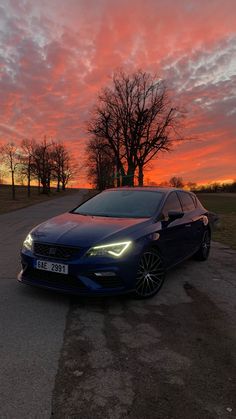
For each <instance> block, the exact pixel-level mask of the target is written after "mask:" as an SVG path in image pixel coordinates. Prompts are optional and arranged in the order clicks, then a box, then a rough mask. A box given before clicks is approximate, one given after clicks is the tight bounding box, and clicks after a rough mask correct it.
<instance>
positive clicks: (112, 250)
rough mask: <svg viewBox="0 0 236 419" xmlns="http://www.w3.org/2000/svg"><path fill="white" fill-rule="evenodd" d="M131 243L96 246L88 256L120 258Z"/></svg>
mask: <svg viewBox="0 0 236 419" xmlns="http://www.w3.org/2000/svg"><path fill="white" fill-rule="evenodd" d="M130 245H131V241H127V242H122V243H112V244H105V245H102V246H94V247H91V249H89V250H88V252H87V256H113V257H120V256H122V255H123V253H125V252H126V250H127V249H128V248H129V247H130Z"/></svg>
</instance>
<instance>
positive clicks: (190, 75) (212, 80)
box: [0, 0, 236, 182]
mask: <svg viewBox="0 0 236 419" xmlns="http://www.w3.org/2000/svg"><path fill="white" fill-rule="evenodd" d="M2 4H3V5H2V6H0V16H1V18H0V25H1V26H0V27H1V32H0V33H1V35H0V36H1V38H0V46H2V54H1V57H0V68H1V79H0V89H1V98H0V107H1V113H0V140H1V141H6V140H12V139H15V140H16V141H19V140H20V138H22V137H30V138H31V137H34V138H39V137H41V136H43V135H44V134H45V133H46V134H47V135H48V136H50V135H51V136H55V137H57V138H59V139H63V140H64V141H65V142H66V143H67V144H68V146H69V148H70V150H71V153H73V154H74V155H76V156H78V157H77V158H78V160H79V159H80V158H82V159H84V157H83V156H84V151H83V150H84V144H85V142H86V138H85V131H84V127H85V121H86V119H87V118H88V115H89V111H90V109H91V107H92V105H93V103H94V102H95V100H96V96H97V93H98V91H99V89H100V88H101V87H102V86H105V85H106V84H107V83H109V82H110V80H111V78H110V77H111V74H112V72H113V71H114V70H115V69H116V68H118V67H124V69H126V70H133V69H136V68H142V69H144V70H147V71H153V72H155V73H157V74H159V75H161V77H163V78H165V79H166V80H167V83H168V85H169V88H170V90H171V92H172V94H173V97H174V100H175V101H177V102H178V103H179V104H180V105H181V106H184V108H185V109H186V111H187V117H186V135H187V136H190V137H195V138H197V140H194V141H190V142H186V143H183V144H181V145H179V146H178V147H174V149H173V152H172V153H170V154H168V155H167V154H165V155H161V156H160V157H159V158H158V159H156V160H155V161H153V162H152V164H151V166H150V167H151V168H152V170H151V172H150V170H149V171H148V168H147V172H146V175H147V176H148V177H150V173H151V177H152V178H153V180H154V181H162V180H166V179H168V178H169V177H171V176H172V175H174V174H180V175H182V176H183V177H184V178H185V179H186V180H192V181H199V182H203V181H210V180H215V179H219V178H235V177H236V173H235V162H234V158H233V156H234V155H235V152H236V146H235V144H236V139H235V132H236V129H235V128H236V118H235V112H236V103H235V85H236V63H235V60H234V56H235V45H236V33H235V13H236V4H235V1H234V0H225V1H224V2H221V1H214V2H205V1H203V0H199V1H198V2H196V1H195V0H189V1H188V2H186V1H183V0H166V1H161V0H146V1H145V2H144V1H143V0H130V1H129V2H127V1H125V0H120V1H119V2H117V1H116V0H90V1H89V2H87V1H86V0H80V1H77V2H75V1H73V0H68V1H67V2H66V3H65V1H64V0H57V1H54V0H53V1H51V2H47V1H46V0H42V1H41V2H36V1H34V0H31V1H30V0H28V1H24V2H23V1H16V0H11V1H9V2H6V1H5V0H4V2H3V3H2ZM81 155H82V157H80V156H81ZM83 179H84V180H83V182H86V177H85V173H84V174H83Z"/></svg>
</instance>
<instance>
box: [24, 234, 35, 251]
mask: <svg viewBox="0 0 236 419" xmlns="http://www.w3.org/2000/svg"><path fill="white" fill-rule="evenodd" d="M23 247H24V248H25V249H27V250H32V248H33V237H32V236H31V234H28V236H27V237H26V239H25V241H24V242H23Z"/></svg>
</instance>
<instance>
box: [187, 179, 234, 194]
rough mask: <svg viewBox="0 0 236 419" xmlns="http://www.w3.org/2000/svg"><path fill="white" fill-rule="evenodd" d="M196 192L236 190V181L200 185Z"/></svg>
mask: <svg viewBox="0 0 236 419" xmlns="http://www.w3.org/2000/svg"><path fill="white" fill-rule="evenodd" d="M195 191H196V192H206V193H216V192H236V181H234V182H232V183H218V182H215V183H212V184H210V185H204V186H198V187H197V188H196V189H195Z"/></svg>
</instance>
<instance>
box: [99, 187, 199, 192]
mask: <svg viewBox="0 0 236 419" xmlns="http://www.w3.org/2000/svg"><path fill="white" fill-rule="evenodd" d="M123 190H130V191H133V190H136V191H154V192H164V193H165V194H167V193H169V192H172V191H183V192H189V191H184V190H183V189H179V188H160V187H159V188H158V187H157V186H134V187H133V186H122V187H119V188H110V189H106V190H105V191H123ZM105 191H104V192H105ZM190 193H191V192H190Z"/></svg>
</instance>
